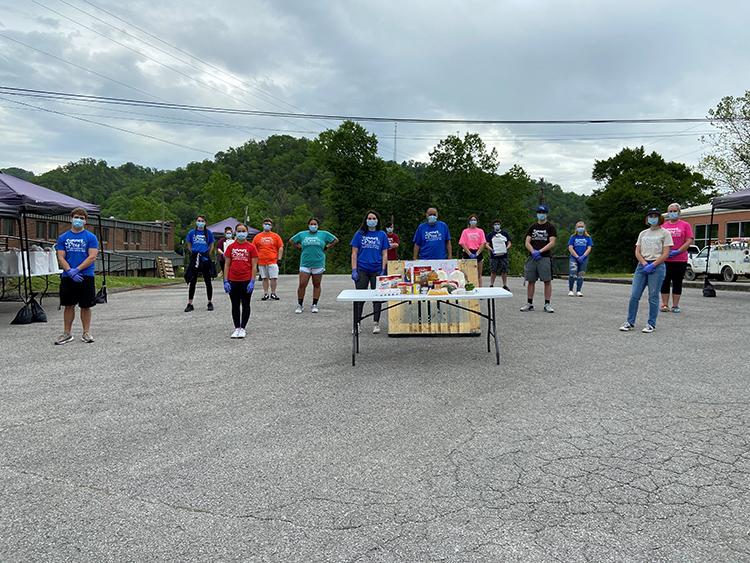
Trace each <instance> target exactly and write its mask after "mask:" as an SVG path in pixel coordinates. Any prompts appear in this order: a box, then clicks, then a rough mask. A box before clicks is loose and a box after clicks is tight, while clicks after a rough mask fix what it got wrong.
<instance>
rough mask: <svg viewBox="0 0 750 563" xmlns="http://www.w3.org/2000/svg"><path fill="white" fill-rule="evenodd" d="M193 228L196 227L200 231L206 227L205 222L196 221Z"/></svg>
mask: <svg viewBox="0 0 750 563" xmlns="http://www.w3.org/2000/svg"><path fill="white" fill-rule="evenodd" d="M195 226H196V227H198V228H199V229H202V228H203V227H205V226H206V222H205V221H196V222H195Z"/></svg>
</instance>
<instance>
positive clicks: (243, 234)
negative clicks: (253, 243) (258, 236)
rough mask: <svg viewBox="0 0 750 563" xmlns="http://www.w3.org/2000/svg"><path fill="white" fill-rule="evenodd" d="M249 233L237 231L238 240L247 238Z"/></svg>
mask: <svg viewBox="0 0 750 563" xmlns="http://www.w3.org/2000/svg"><path fill="white" fill-rule="evenodd" d="M246 238H247V233H246V232H245V231H237V240H245V239H246Z"/></svg>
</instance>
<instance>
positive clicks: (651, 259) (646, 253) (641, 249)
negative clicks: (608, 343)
mask: <svg viewBox="0 0 750 563" xmlns="http://www.w3.org/2000/svg"><path fill="white" fill-rule="evenodd" d="M646 224H647V225H648V226H649V227H648V229H646V230H643V231H641V233H640V234H639V235H638V240H637V241H636V243H635V257H636V259H637V260H638V266H637V267H636V269H635V272H634V273H633V289H632V291H631V293H630V304H629V305H628V320H627V321H625V324H623V325H622V326H621V327H620V330H622V331H623V332H627V331H629V330H632V329H633V328H635V317H636V315H637V314H638V303H639V302H640V300H641V295H643V290H644V289H646V287H647V286H648V324H647V325H646V326H645V327H644V328H643V332H645V333H649V332H654V330H655V329H656V317H657V316H658V315H659V291H660V290H661V284H662V282H663V281H664V276H665V275H666V273H667V267H666V266H665V265H664V261H665V260H666V259H667V258H668V257H669V251H670V249H671V248H672V245H673V244H674V243H673V242H672V235H671V234H669V231H667V230H666V229H663V228H662V224H664V217H663V216H662V214H661V212H660V211H659V210H658V209H655V208H652V209H649V210H648V213H647V214H646Z"/></svg>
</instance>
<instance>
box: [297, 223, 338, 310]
mask: <svg viewBox="0 0 750 563" xmlns="http://www.w3.org/2000/svg"><path fill="white" fill-rule="evenodd" d="M318 227H319V221H318V220H317V219H316V218H315V217H313V218H312V219H310V220H309V221H308V222H307V230H306V231H300V232H298V233H297V234H296V235H294V236H293V237H292V238H290V239H289V243H290V244H293V245H294V246H296V247H297V248H299V249H300V250H302V254H301V256H300V260H299V286H297V308H296V309H295V310H294V312H295V313H297V314H300V313H302V310H303V303H304V301H305V292H306V291H307V284H308V283H309V282H310V278H312V281H313V304H312V307H311V309H310V312H311V313H317V312H318V300H319V299H320V282H321V281H322V280H323V272H325V269H326V253H325V251H326V250H328V249H329V248H331V247H332V246H335V245H336V244H338V242H339V239H338V238H336V237H335V236H334V235H332V234H331V233H329V232H328V231H320V230H318Z"/></svg>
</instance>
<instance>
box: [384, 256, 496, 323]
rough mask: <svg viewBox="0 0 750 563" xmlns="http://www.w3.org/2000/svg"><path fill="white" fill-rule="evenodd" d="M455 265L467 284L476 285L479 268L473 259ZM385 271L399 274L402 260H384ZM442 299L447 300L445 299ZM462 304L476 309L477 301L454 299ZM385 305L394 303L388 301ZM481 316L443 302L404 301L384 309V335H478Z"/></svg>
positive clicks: (401, 268) (401, 272) (401, 271)
mask: <svg viewBox="0 0 750 563" xmlns="http://www.w3.org/2000/svg"><path fill="white" fill-rule="evenodd" d="M457 262H458V268H459V269H460V270H461V271H462V272H463V273H464V275H465V276H466V280H467V282H469V283H473V284H474V285H477V283H478V280H479V270H478V268H477V261H476V260H458V261H457ZM388 273H389V274H403V273H404V262H403V261H401V260H392V261H390V262H388ZM446 300H448V301H449V299H448V298H446ZM456 303H457V304H458V305H460V306H462V307H466V308H467V309H471V310H473V311H479V310H480V308H479V301H473V300H470V301H460V302H456ZM388 304H389V305H394V304H395V303H393V302H389V303H388ZM481 320H482V319H481V318H480V317H478V316H477V315H474V314H471V313H469V312H467V311H462V310H461V309H457V308H455V307H451V306H450V305H446V304H444V303H435V302H421V303H420V302H417V301H414V302H413V303H404V304H403V305H399V306H398V307H394V308H393V309H389V310H388V336H433V335H454V336H456V335H467V336H479V335H480V334H481V333H482V324H481Z"/></svg>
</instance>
